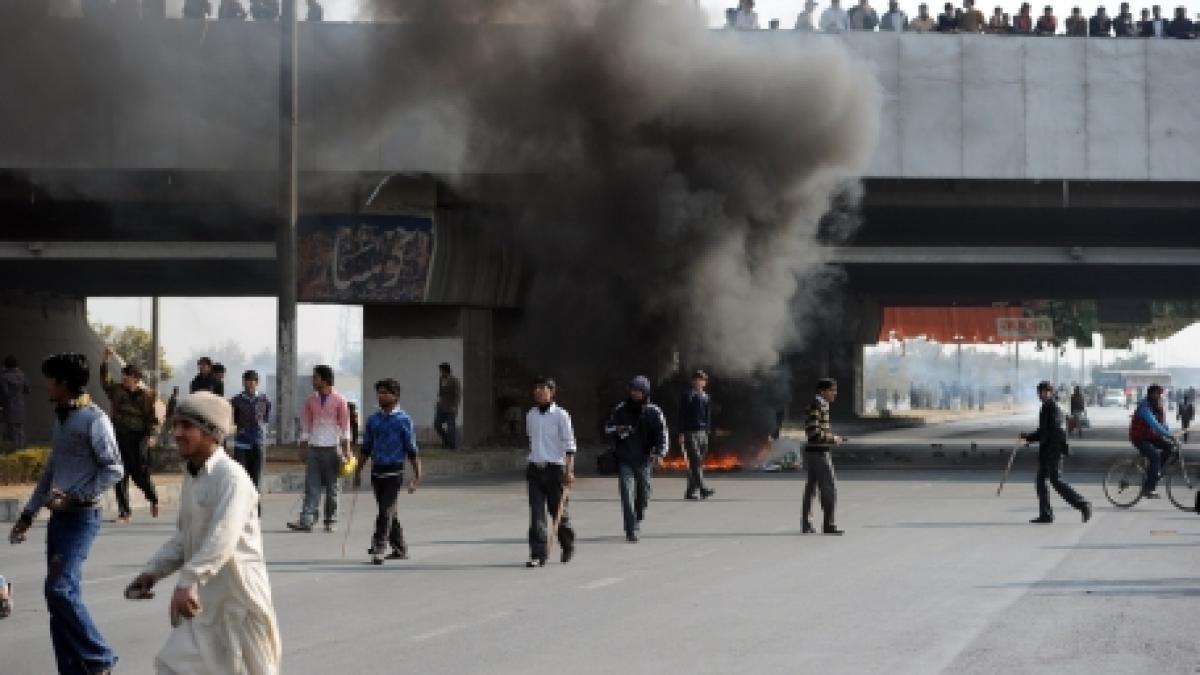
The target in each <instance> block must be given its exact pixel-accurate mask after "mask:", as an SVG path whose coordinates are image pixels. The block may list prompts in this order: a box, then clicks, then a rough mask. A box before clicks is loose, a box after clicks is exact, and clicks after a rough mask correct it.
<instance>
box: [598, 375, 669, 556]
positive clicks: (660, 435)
mask: <svg viewBox="0 0 1200 675" xmlns="http://www.w3.org/2000/svg"><path fill="white" fill-rule="evenodd" d="M604 431H605V433H606V434H608V436H609V438H611V439H612V442H613V452H614V454H615V455H616V457H617V473H618V476H619V480H620V482H619V486H620V489H621V514H622V516H623V518H624V525H625V540H626V541H629V542H631V543H636V542H637V540H638V531H639V530H640V529H641V525H640V523H641V522H642V519H643V518H644V517H645V515H646V508H647V507H648V506H649V505H650V494H651V492H652V490H651V487H650V474H651V472H652V471H653V470H654V466H655V465H656V464H662V460H663V457H665V456H666V454H667V449H668V448H669V446H670V436H669V435H668V432H667V420H666V418H665V417H663V412H662V409H660V408H659V407H658V406H657V405H654V404H653V403H651V402H650V379H649V378H647V377H646V376H645V375H638V376H637V377H635V378H633V380H632V381H631V382H630V383H629V398H627V399H625V400H624V401H622V402H620V403H618V404H617V407H616V408H613V411H612V413H611V414H610V415H609V416H608V421H606V422H605V424H604Z"/></svg>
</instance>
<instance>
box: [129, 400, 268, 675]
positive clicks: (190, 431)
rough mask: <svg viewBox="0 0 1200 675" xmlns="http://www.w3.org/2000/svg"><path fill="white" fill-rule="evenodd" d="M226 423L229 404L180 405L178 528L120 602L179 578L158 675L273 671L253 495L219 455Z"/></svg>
mask: <svg viewBox="0 0 1200 675" xmlns="http://www.w3.org/2000/svg"><path fill="white" fill-rule="evenodd" d="M231 419H232V410H231V409H230V406H229V403H228V402H227V401H226V400H225V399H223V398H220V397H219V396H216V395H213V394H211V393H208V392H200V393H196V394H192V395H190V396H188V397H187V398H185V399H183V400H182V401H180V402H179V407H178V409H177V410H176V413H175V425H174V435H175V443H176V445H177V447H178V448H179V455H180V457H181V458H182V459H183V460H184V462H185V464H184V466H185V469H186V471H185V472H184V476H183V489H182V492H181V493H180V499H179V523H178V527H177V530H176V532H175V535H174V536H173V537H171V539H170V540H169V541H167V542H166V543H165V544H163V546H162V548H160V549H159V550H158V553H156V554H154V556H153V557H152V558H150V561H149V562H148V563H147V564H146V567H145V568H144V569H143V570H142V573H141V574H139V575H138V576H137V578H135V579H134V580H133V582H132V583H130V584H129V586H128V587H127V588H126V589H125V597H126V598H129V599H131V600H143V599H149V598H152V597H154V594H153V592H152V590H151V589H153V588H154V584H156V583H157V582H158V581H160V580H162V579H165V578H167V577H169V576H171V575H172V574H174V573H175V572H179V578H178V579H177V580H176V582H175V588H174V591H173V592H172V594H171V599H170V605H169V614H170V617H171V625H172V627H173V628H172V631H171V634H170V635H169V636H168V637H167V643H166V644H165V645H164V646H163V648H162V649H161V650H160V651H159V652H158V655H157V656H156V657H155V659H154V668H155V672H157V673H159V674H160V675H202V674H207V673H242V674H244V675H273V674H275V673H278V672H279V661H280V655H281V652H282V649H281V646H280V641H279V629H278V628H277V625H276V621H275V608H274V605H273V603H272V601H271V583H270V580H269V579H268V578H267V564H266V561H265V559H264V557H263V544H262V528H261V526H260V523H259V519H258V510H257V508H256V506H257V504H258V490H256V489H254V484H253V483H251V482H250V476H248V475H247V474H246V471H245V469H243V468H242V467H241V465H240V464H238V463H237V462H235V461H234V460H233V459H232V458H230V457H229V455H227V454H225V451H224V450H222V449H221V442H222V441H223V440H224V438H225V435H226V434H227V433H229V426H230V420H231Z"/></svg>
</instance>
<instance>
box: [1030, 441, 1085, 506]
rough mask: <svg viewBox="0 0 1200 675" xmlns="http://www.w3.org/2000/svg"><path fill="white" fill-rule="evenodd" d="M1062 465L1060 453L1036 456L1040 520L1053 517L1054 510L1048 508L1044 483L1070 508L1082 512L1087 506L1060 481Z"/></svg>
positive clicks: (1073, 491)
mask: <svg viewBox="0 0 1200 675" xmlns="http://www.w3.org/2000/svg"><path fill="white" fill-rule="evenodd" d="M1062 465H1063V458H1062V453H1060V452H1059V451H1057V450H1052V451H1047V452H1041V453H1039V454H1038V472H1037V478H1036V479H1035V480H1036V481H1037V497H1038V516H1039V517H1041V518H1053V517H1054V509H1053V508H1052V507H1051V506H1050V489H1049V488H1048V487H1046V483H1050V485H1053V486H1054V491H1055V492H1057V493H1058V496H1060V497H1062V498H1063V501H1065V502H1067V503H1068V504H1070V505H1071V506H1073V507H1075V508H1077V509H1081V510H1082V509H1083V507H1084V505H1086V504H1087V500H1086V499H1084V498H1083V497H1082V496H1081V495H1080V494H1079V493H1078V492H1076V491H1075V488H1073V487H1071V485H1070V484H1069V483H1067V481H1065V480H1063V479H1062Z"/></svg>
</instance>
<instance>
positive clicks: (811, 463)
mask: <svg viewBox="0 0 1200 675" xmlns="http://www.w3.org/2000/svg"><path fill="white" fill-rule="evenodd" d="M804 464H805V465H806V466H807V467H808V480H807V481H806V482H805V483H804V507H803V509H804V510H803V513H802V515H801V517H802V518H803V519H804V524H805V525H810V526H811V525H812V502H813V494H814V493H816V492H820V493H821V511H822V513H823V514H824V516H825V519H824V526H825V529H831V528H833V527H836V524H835V522H834V511H835V510H836V509H837V475H836V474H835V473H834V471H833V458H832V457H831V456H830V454H829V451H828V450H805V451H804Z"/></svg>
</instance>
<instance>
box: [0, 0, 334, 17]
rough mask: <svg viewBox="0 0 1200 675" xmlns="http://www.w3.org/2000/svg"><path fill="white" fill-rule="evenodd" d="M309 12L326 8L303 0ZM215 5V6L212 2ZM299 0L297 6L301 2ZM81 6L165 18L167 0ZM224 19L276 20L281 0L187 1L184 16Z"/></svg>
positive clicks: (85, 1)
mask: <svg viewBox="0 0 1200 675" xmlns="http://www.w3.org/2000/svg"><path fill="white" fill-rule="evenodd" d="M304 3H305V5H306V6H307V13H306V14H305V16H304V17H303V18H304V19H305V20H306V21H323V20H324V18H325V8H324V7H322V5H321V3H320V2H319V0H304ZM214 4H215V5H216V7H215V8H214V6H213V5H214ZM299 4H300V3H299V0H298V1H297V5H299ZM0 8H7V9H10V10H14V11H16V12H17V13H20V14H23V15H28V14H45V13H47V12H48V11H49V3H46V2H44V1H43V0H8V2H7V3H5V2H4V1H3V0H0ZM80 9H81V10H82V12H83V16H84V17H85V18H89V19H108V18H116V19H131V20H132V19H165V18H167V0H81V2H80ZM214 10H215V12H216V14H215V17H216V18H218V19H224V20H234V21H245V20H246V19H253V20H255V21H277V20H278V19H279V12H280V2H279V0H246V1H245V4H243V1H242V0H184V2H183V12H182V18H184V19H208V18H212V17H213V16H214Z"/></svg>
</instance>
